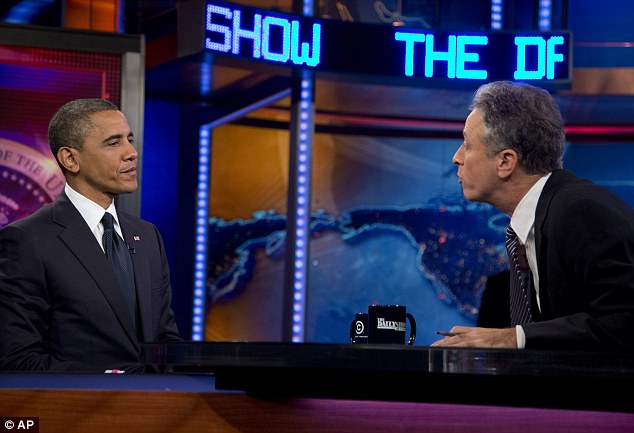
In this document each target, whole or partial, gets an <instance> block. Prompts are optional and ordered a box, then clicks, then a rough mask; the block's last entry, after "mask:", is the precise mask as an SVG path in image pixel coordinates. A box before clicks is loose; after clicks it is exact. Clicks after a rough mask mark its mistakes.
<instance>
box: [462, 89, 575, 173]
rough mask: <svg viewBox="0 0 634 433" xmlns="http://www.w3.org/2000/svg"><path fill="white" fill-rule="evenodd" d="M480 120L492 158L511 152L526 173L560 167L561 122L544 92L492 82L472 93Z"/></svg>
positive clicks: (562, 133) (551, 99)
mask: <svg viewBox="0 0 634 433" xmlns="http://www.w3.org/2000/svg"><path fill="white" fill-rule="evenodd" d="M470 108H471V109H472V110H473V109H475V108H477V109H478V111H479V112H480V114H481V115H482V119H483V121H484V127H485V132H484V134H483V136H482V137H481V138H482V140H483V141H484V143H485V144H486V145H487V147H488V148H489V151H490V154H491V155H494V154H496V153H497V152H499V151H500V150H502V149H513V150H515V151H516V152H517V153H518V155H519V161H520V165H521V166H522V167H523V168H524V170H525V171H526V172H527V173H528V174H546V173H549V172H551V171H553V170H555V169H558V168H562V157H563V152H564V145H565V132H564V122H563V119H562V117H561V112H560V111H559V107H558V106H557V103H556V102H555V99H554V98H553V97H552V95H550V93H548V92H547V91H545V90H543V89H540V88H538V87H535V86H531V85H529V84H525V83H512V82H510V81H495V82H492V83H487V84H484V85H482V86H481V87H480V88H479V89H478V90H477V91H476V93H475V95H474V97H473V102H472V103H471V107H470Z"/></svg>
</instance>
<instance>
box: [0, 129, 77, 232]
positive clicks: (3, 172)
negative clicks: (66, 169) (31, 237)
mask: <svg viewBox="0 0 634 433" xmlns="http://www.w3.org/2000/svg"><path fill="white" fill-rule="evenodd" d="M64 182H65V181H64V176H62V173H61V170H60V169H59V167H58V166H57V162H56V161H55V159H54V158H53V157H52V156H47V155H43V154H42V153H40V152H38V151H37V150H35V149H32V148H30V147H28V146H26V145H24V144H22V143H18V142H17V141H13V140H9V139H6V138H0V227H4V226H6V225H7V224H9V223H11V222H13V221H16V220H19V219H21V218H24V217H25V216H27V215H30V214H32V213H33V212H35V211H36V210H37V209H39V208H41V207H42V206H44V205H45V204H47V203H50V202H51V201H53V199H54V198H55V197H56V196H57V195H58V194H59V193H60V192H61V190H62V189H63V188H64Z"/></svg>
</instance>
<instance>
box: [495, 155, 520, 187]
mask: <svg viewBox="0 0 634 433" xmlns="http://www.w3.org/2000/svg"><path fill="white" fill-rule="evenodd" d="M496 158H497V169H498V176H500V179H504V180H507V179H509V178H510V177H511V175H512V174H513V173H514V172H515V171H516V170H517V169H518V167H519V155H518V154H517V152H516V151H514V150H513V149H503V150H501V151H500V152H499V153H498V154H497V156H496Z"/></svg>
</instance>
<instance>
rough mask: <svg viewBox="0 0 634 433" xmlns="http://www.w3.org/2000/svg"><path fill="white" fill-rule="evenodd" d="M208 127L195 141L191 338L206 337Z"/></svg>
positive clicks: (202, 129) (201, 129)
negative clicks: (194, 222)
mask: <svg viewBox="0 0 634 433" xmlns="http://www.w3.org/2000/svg"><path fill="white" fill-rule="evenodd" d="M210 133H211V127H210V126H209V125H204V126H202V127H201V128H200V134H199V142H198V186H197V190H196V242H195V249H196V251H195V254H194V299H193V311H192V340H194V341H202V340H204V339H205V311H206V299H207V296H206V281H207V216H208V215H207V214H208V209H209V152H210V143H209V137H210Z"/></svg>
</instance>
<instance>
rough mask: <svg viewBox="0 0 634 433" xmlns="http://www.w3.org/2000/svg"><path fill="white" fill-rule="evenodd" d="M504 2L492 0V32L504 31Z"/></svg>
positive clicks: (502, 0)
mask: <svg viewBox="0 0 634 433" xmlns="http://www.w3.org/2000/svg"><path fill="white" fill-rule="evenodd" d="M503 21H504V0H491V30H502V22H503Z"/></svg>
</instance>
